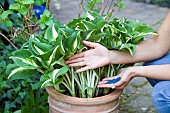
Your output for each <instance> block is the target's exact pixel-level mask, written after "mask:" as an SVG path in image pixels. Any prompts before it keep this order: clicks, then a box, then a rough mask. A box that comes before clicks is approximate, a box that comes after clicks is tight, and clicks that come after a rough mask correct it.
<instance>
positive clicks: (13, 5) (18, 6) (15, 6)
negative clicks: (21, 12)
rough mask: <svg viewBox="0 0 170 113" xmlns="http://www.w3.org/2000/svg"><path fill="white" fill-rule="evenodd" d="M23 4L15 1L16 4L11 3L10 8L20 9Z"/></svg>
mask: <svg viewBox="0 0 170 113" xmlns="http://www.w3.org/2000/svg"><path fill="white" fill-rule="evenodd" d="M20 7H21V5H20V4H19V3H15V4H11V5H10V7H9V9H12V10H18V9H20Z"/></svg>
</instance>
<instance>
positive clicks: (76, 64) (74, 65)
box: [68, 62, 86, 67]
mask: <svg viewBox="0 0 170 113" xmlns="http://www.w3.org/2000/svg"><path fill="white" fill-rule="evenodd" d="M68 65H69V66H70V67H77V66H85V65H86V63H85V62H78V63H72V64H68Z"/></svg>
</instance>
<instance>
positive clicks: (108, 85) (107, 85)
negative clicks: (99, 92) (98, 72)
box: [97, 84, 115, 89]
mask: <svg viewBox="0 0 170 113" xmlns="http://www.w3.org/2000/svg"><path fill="white" fill-rule="evenodd" d="M97 87H98V88H113V89H114V88H115V86H114V85H113V84H98V86H97Z"/></svg>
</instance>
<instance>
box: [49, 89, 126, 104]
mask: <svg viewBox="0 0 170 113" xmlns="http://www.w3.org/2000/svg"><path fill="white" fill-rule="evenodd" d="M46 91H47V92H48V94H49V96H50V97H52V98H53V99H56V100H59V101H61V102H65V103H68V104H74V105H98V104H103V103H107V102H111V101H113V100H116V99H118V98H119V97H120V95H121V94H122V92H123V90H122V89H116V90H114V91H113V92H112V93H110V94H107V95H104V96H100V97H94V98H79V97H71V96H67V95H64V94H62V93H59V92H58V91H56V90H55V89H54V87H52V86H48V87H46Z"/></svg>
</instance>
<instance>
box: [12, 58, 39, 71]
mask: <svg viewBox="0 0 170 113" xmlns="http://www.w3.org/2000/svg"><path fill="white" fill-rule="evenodd" d="M10 58H12V59H13V61H14V62H15V63H16V64H17V65H18V66H20V67H24V68H28V69H38V68H39V66H38V65H37V63H36V62H35V61H34V60H33V59H32V58H19V57H10Z"/></svg>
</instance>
